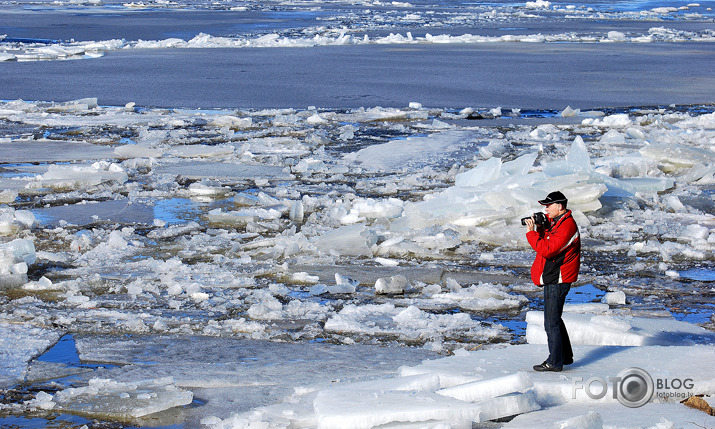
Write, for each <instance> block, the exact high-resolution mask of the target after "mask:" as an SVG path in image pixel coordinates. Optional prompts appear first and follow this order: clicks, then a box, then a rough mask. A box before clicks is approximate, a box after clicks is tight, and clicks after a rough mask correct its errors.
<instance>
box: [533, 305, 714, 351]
mask: <svg viewBox="0 0 715 429" xmlns="http://www.w3.org/2000/svg"><path fill="white" fill-rule="evenodd" d="M562 317H563V320H564V323H565V324H566V329H567V330H568V332H569V338H570V340H571V343H572V344H587V345H605V346H644V345H685V344H692V343H713V342H715V333H713V332H712V331H708V330H707V329H703V328H701V327H700V326H697V325H693V324H690V323H687V322H681V321H678V320H675V319H673V318H669V317H656V318H645V317H633V316H621V315H618V314H608V313H604V314H589V313H587V314H581V313H572V312H569V308H568V306H566V308H564V314H563V316H562ZM526 323H527V327H526V340H527V341H528V342H529V343H530V344H546V332H544V313H543V312H541V311H529V312H528V313H527V314H526Z"/></svg>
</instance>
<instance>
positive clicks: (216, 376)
mask: <svg viewBox="0 0 715 429" xmlns="http://www.w3.org/2000/svg"><path fill="white" fill-rule="evenodd" d="M76 342H77V349H78V351H79V356H80V359H82V360H86V361H91V362H97V363H110V364H122V365H125V366H123V367H121V368H116V369H112V370H107V371H106V372H101V373H96V374H93V375H91V377H102V378H112V379H121V380H123V381H140V380H144V379H153V378H157V377H172V378H173V379H174V381H175V383H176V385H177V386H179V387H181V388H184V389H187V390H190V391H192V392H193V393H194V397H195V398H196V399H198V400H199V401H201V402H205V404H204V405H203V406H202V407H198V408H194V409H192V410H187V411H186V413H187V415H186V419H187V420H186V421H185V424H186V425H187V426H186V427H198V421H199V420H200V419H201V418H203V417H206V416H210V415H215V416H221V417H222V418H226V417H228V416H229V415H230V414H231V413H234V412H241V411H248V410H250V409H252V408H254V407H257V406H262V405H268V404H271V403H275V402H278V401H280V400H282V399H284V398H285V397H287V396H289V395H291V394H293V393H294V389H301V390H302V391H310V390H313V389H320V388H324V387H327V386H330V385H331V384H333V383H337V382H341V381H349V380H356V379H366V378H370V377H385V376H388V375H390V374H393V373H394V371H396V370H397V368H398V367H399V366H401V365H415V364H418V363H420V362H421V361H422V360H424V359H429V358H434V357H436V356H437V354H436V353H433V352H429V351H427V350H425V349H417V348H401V347H380V346H366V345H352V346H340V345H332V344H319V343H302V344H301V343H279V342H270V341H259V340H245V339H244V340H239V339H232V338H214V337H204V336H134V337H126V336H110V335H103V336H84V335H80V336H77V337H76ZM227 398H230V399H228V400H227Z"/></svg>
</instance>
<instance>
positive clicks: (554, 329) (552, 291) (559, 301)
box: [544, 283, 573, 367]
mask: <svg viewBox="0 0 715 429" xmlns="http://www.w3.org/2000/svg"><path fill="white" fill-rule="evenodd" d="M570 288H571V284H570V283H558V284H549V285H544V329H545V330H546V339H547V343H548V345H549V358H548V359H547V360H546V361H547V362H549V363H550V364H552V365H553V366H556V367H562V366H564V361H573V351H572V350H571V341H570V340H569V334H568V332H566V326H565V325H564V321H563V320H562V319H561V314H562V313H563V310H564V302H566V295H568V293H569V289H570Z"/></svg>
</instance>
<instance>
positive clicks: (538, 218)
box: [521, 212, 549, 228]
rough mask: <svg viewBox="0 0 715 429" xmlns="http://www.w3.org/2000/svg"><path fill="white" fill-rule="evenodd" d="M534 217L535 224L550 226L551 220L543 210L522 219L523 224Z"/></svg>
mask: <svg viewBox="0 0 715 429" xmlns="http://www.w3.org/2000/svg"><path fill="white" fill-rule="evenodd" d="M532 217H533V218H534V224H535V225H536V226H539V227H542V228H543V227H547V226H549V220H548V219H546V215H545V214H544V213H542V212H536V213H534V214H533V215H531V216H528V217H525V218H522V219H521V224H522V225H526V220H527V219H531V218H532Z"/></svg>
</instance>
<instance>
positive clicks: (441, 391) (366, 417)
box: [202, 305, 715, 429]
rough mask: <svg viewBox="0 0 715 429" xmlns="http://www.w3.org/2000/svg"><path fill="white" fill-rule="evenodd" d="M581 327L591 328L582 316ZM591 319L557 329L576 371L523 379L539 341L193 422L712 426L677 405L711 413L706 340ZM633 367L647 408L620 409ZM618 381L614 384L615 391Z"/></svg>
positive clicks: (609, 318)
mask: <svg viewBox="0 0 715 429" xmlns="http://www.w3.org/2000/svg"><path fill="white" fill-rule="evenodd" d="M573 311H577V312H579V314H583V313H581V312H583V311H595V312H597V313H599V312H603V311H606V312H608V310H604V309H602V308H599V307H598V306H597V305H596V306H591V307H590V308H584V307H583V306H581V307H567V308H566V312H567V316H571V315H575V314H576V313H572V312H573ZM537 316H538V315H535V317H533V318H531V319H530V318H529V317H528V316H527V320H534V321H535V322H536V321H538V320H539V317H537ZM542 317H543V316H542ZM589 317H591V318H592V319H596V316H594V315H592V314H590V315H589ZM599 317H600V319H599V320H600V323H599V324H598V325H596V324H594V325H592V326H583V325H580V324H577V323H572V319H571V318H570V317H569V318H567V319H566V324H567V328H568V329H569V331H570V333H571V335H572V338H574V339H575V342H574V344H579V345H578V346H576V347H575V348H574V353H575V354H576V356H577V357H576V362H575V363H574V364H573V365H570V366H567V370H566V371H564V372H563V373H560V374H555V373H547V374H544V373H536V372H534V371H533V370H531V369H530V368H531V366H532V365H533V364H534V363H535V362H540V360H541V359H543V358H544V356H545V355H547V354H548V352H547V349H546V346H545V345H544V342H545V341H531V340H529V344H523V345H511V346H504V347H493V348H488V349H485V350H473V351H467V350H464V349H460V350H456V351H455V353H454V355H453V356H450V357H446V358H441V359H435V360H426V361H424V362H423V363H422V364H420V365H416V366H403V367H401V368H400V370H399V371H397V373H396V374H394V375H393V376H391V377H387V378H378V379H374V380H370V381H362V382H354V383H343V384H340V385H336V386H331V387H328V388H324V389H318V390H317V391H311V392H309V393H304V394H294V395H293V396H292V397H291V399H290V401H288V402H286V403H282V404H280V405H274V406H268V407H261V408H258V409H255V410H253V411H251V412H248V413H243V414H239V415H235V416H233V417H231V418H229V419H225V420H221V419H218V418H206V419H204V420H203V421H202V422H203V423H204V424H206V425H207V426H209V427H212V428H253V427H264V426H262V425H263V424H266V425H268V427H318V428H333V427H341V428H372V427H382V425H390V426H389V427H429V428H446V427H453V428H472V427H474V424H475V423H476V424H478V423H484V422H487V421H489V420H497V419H502V418H506V417H512V416H514V415H518V417H516V418H514V419H508V423H505V424H503V426H501V427H503V428H531V427H553V428H584V429H586V428H589V429H594V428H606V427H608V428H626V427H628V428H632V427H639V428H646V427H647V428H670V427H687V426H684V425H688V424H693V425H695V426H698V425H703V426H705V427H707V425H708V424H711V423H712V421H713V420H712V419H713V417H710V416H709V415H708V414H706V413H705V412H703V411H700V410H694V409H691V408H688V407H686V406H685V405H683V404H681V403H680V402H681V401H682V400H685V399H686V398H688V397H690V396H693V395H704V396H705V399H706V402H709V403H710V404H711V405H712V404H715V397H713V396H712V395H713V394H715V371H714V370H713V368H712V365H709V364H704V363H705V362H711V361H712V360H713V358H714V357H715V346H713V344H712V342H713V340H714V339H715V334H713V333H712V332H710V331H707V330H704V329H702V328H699V327H695V326H693V325H690V324H687V323H683V322H677V321H675V320H662V319H646V318H638V317H626V318H623V317H620V316H617V315H612V314H604V313H601V315H600V316H599ZM664 322H665V323H667V325H668V327H667V328H665V326H664V325H663V323H664ZM609 324H610V325H611V326H613V325H620V327H619V328H617V329H615V330H613V331H612V332H611V333H610V334H609V333H608V332H606V333H604V332H603V330H604V326H609ZM534 325H535V326H534ZM623 325H626V326H623ZM527 329H528V330H533V331H541V332H543V327H541V326H538V323H534V324H532V323H529V328H527ZM605 329H608V328H605ZM666 329H667V330H666ZM628 331H633V333H634V334H636V335H642V336H644V337H645V338H647V342H648V344H650V345H648V346H640V347H638V346H636V347H633V346H629V345H626V344H628V338H627V332H628ZM594 335H595V336H596V337H594ZM527 338H533V335H532V336H531V337H527ZM698 342H701V343H704V344H698ZM660 344H663V345H660ZM666 344H667V345H666ZM674 356H677V359H674V358H673V357H674ZM634 367H635V368H638V369H639V370H641V371H645V372H646V373H647V374H648V377H651V378H652V380H655V381H653V383H655V384H654V387H652V391H651V392H649V393H650V395H652V398H653V401H652V402H651V401H647V402H646V404H645V405H641V406H637V407H632V406H626V405H624V404H625V403H627V402H621V399H622V398H623V396H622V395H623V392H624V391H625V389H627V387H626V388H624V387H621V386H620V385H619V382H621V380H616V376H619V377H622V374H623V371H628V370H629V369H631V368H634ZM626 374H628V373H626ZM614 380H615V381H614ZM626 380H628V378H623V382H624V383H625V382H626ZM640 380H641V379H638V381H639V382H640ZM686 380H687V381H686ZM589 383H590V384H589ZM604 389H606V390H605V391H604ZM644 395H645V394H644ZM477 427H481V426H479V425H477Z"/></svg>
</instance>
